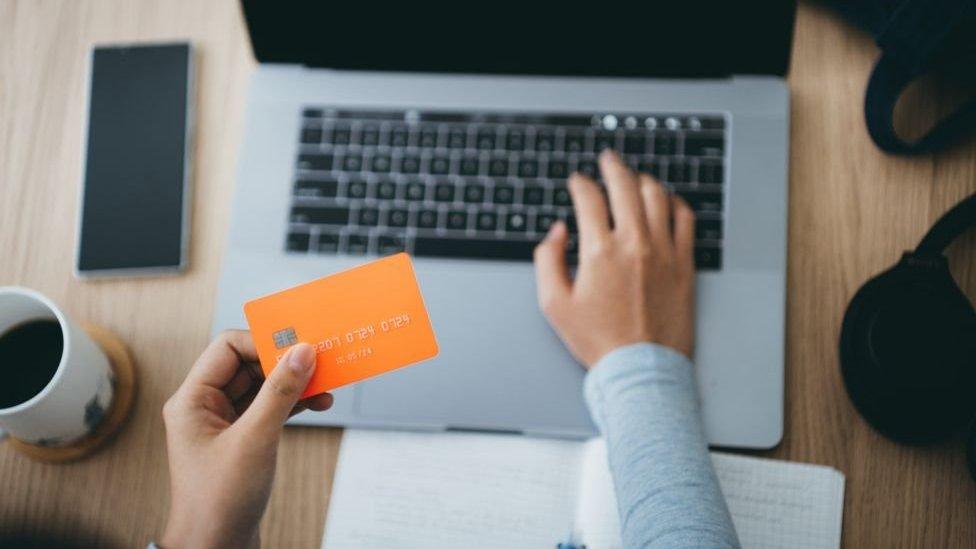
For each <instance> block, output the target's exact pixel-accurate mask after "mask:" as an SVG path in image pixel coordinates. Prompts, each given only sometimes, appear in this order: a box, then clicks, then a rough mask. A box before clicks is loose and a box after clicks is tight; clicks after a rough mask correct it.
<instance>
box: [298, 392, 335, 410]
mask: <svg viewBox="0 0 976 549" xmlns="http://www.w3.org/2000/svg"><path fill="white" fill-rule="evenodd" d="M333 402H334V400H333V398H332V394H331V393H322V394H320V395H314V396H310V397H308V398H306V399H302V400H299V401H298V405H299V406H301V407H302V409H303V410H312V411H313V412H324V411H326V410H328V409H329V408H331V407H332V403H333Z"/></svg>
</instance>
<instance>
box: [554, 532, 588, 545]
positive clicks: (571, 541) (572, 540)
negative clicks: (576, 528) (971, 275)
mask: <svg viewBox="0 0 976 549" xmlns="http://www.w3.org/2000/svg"><path fill="white" fill-rule="evenodd" d="M567 540H568V541H564V542H560V543H557V544H556V549H586V545H584V544H582V543H581V544H578V545H577V543H576V535H575V534H574V533H573V530H572V529H571V530H570V531H569V536H568V537H567Z"/></svg>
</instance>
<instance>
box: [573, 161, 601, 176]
mask: <svg viewBox="0 0 976 549" xmlns="http://www.w3.org/2000/svg"><path fill="white" fill-rule="evenodd" d="M576 171H578V172H579V173H581V174H583V175H585V176H587V177H593V178H596V177H599V169H598V168H597V166H596V161H595V160H580V162H579V164H577V165H576Z"/></svg>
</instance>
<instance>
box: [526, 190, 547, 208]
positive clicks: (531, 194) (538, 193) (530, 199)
mask: <svg viewBox="0 0 976 549" xmlns="http://www.w3.org/2000/svg"><path fill="white" fill-rule="evenodd" d="M545 197H546V190H545V188H543V187H542V186H540V185H526V186H525V187H524V188H523V189H522V202H523V203H524V204H528V205H530V206H539V205H541V204H542V202H543V201H544V200H545Z"/></svg>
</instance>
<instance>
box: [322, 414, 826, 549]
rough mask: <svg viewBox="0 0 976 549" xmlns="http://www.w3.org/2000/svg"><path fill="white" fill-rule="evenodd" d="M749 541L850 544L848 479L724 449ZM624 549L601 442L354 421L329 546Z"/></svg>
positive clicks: (723, 466)
mask: <svg viewBox="0 0 976 549" xmlns="http://www.w3.org/2000/svg"><path fill="white" fill-rule="evenodd" d="M712 461H713V463H714V464H715V469H716V471H717V472H718V477H719V482H720V483H721V486H722V492H723V493H724V494H725V499H726V501H727V502H728V505H729V510H730V512H731V514H732V520H733V522H734V523H735V527H736V530H737V532H738V534H739V539H740V541H741V542H742V546H743V547H791V548H801V549H802V548H820V547H830V548H835V547H839V546H840V533H841V516H842V510H843V504H844V476H843V475H842V474H841V473H839V472H838V471H836V470H835V469H832V468H830V467H823V466H819V465H804V464H799V463H790V462H784V461H775V460H769V459H760V458H752V457H743V456H735V455H730V454H720V453H712ZM571 534H572V535H573V536H574V537H575V539H574V541H576V542H582V543H584V544H586V547H587V549H603V548H613V547H620V533H619V519H618V517H617V504H616V500H615V497H614V489H613V483H612V480H611V478H610V471H609V469H608V467H607V455H606V447H605V445H604V443H603V441H602V440H601V439H594V440H591V441H589V442H585V443H584V442H573V441H563V440H544V439H533V438H527V437H521V436H508V435H486V434H468V433H405V432H389V431H354V430H347V431H346V432H345V435H344V437H343V440H342V446H341V448H340V450H339V464H338V466H337V469H336V474H335V479H334V481H333V487H332V498H331V499H330V502H329V514H328V518H327V520H326V525H325V536H324V538H323V542H322V545H323V547H326V548H328V549H344V548H347V547H355V548H373V547H376V548H379V547H383V548H387V547H397V548H398V549H402V548H413V547H417V548H420V547H423V548H428V549H430V548H434V549H436V548H442V547H444V548H446V547H451V548H454V547H506V548H507V547H540V548H553V547H556V544H557V543H559V542H565V541H569V537H570V535H571Z"/></svg>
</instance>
